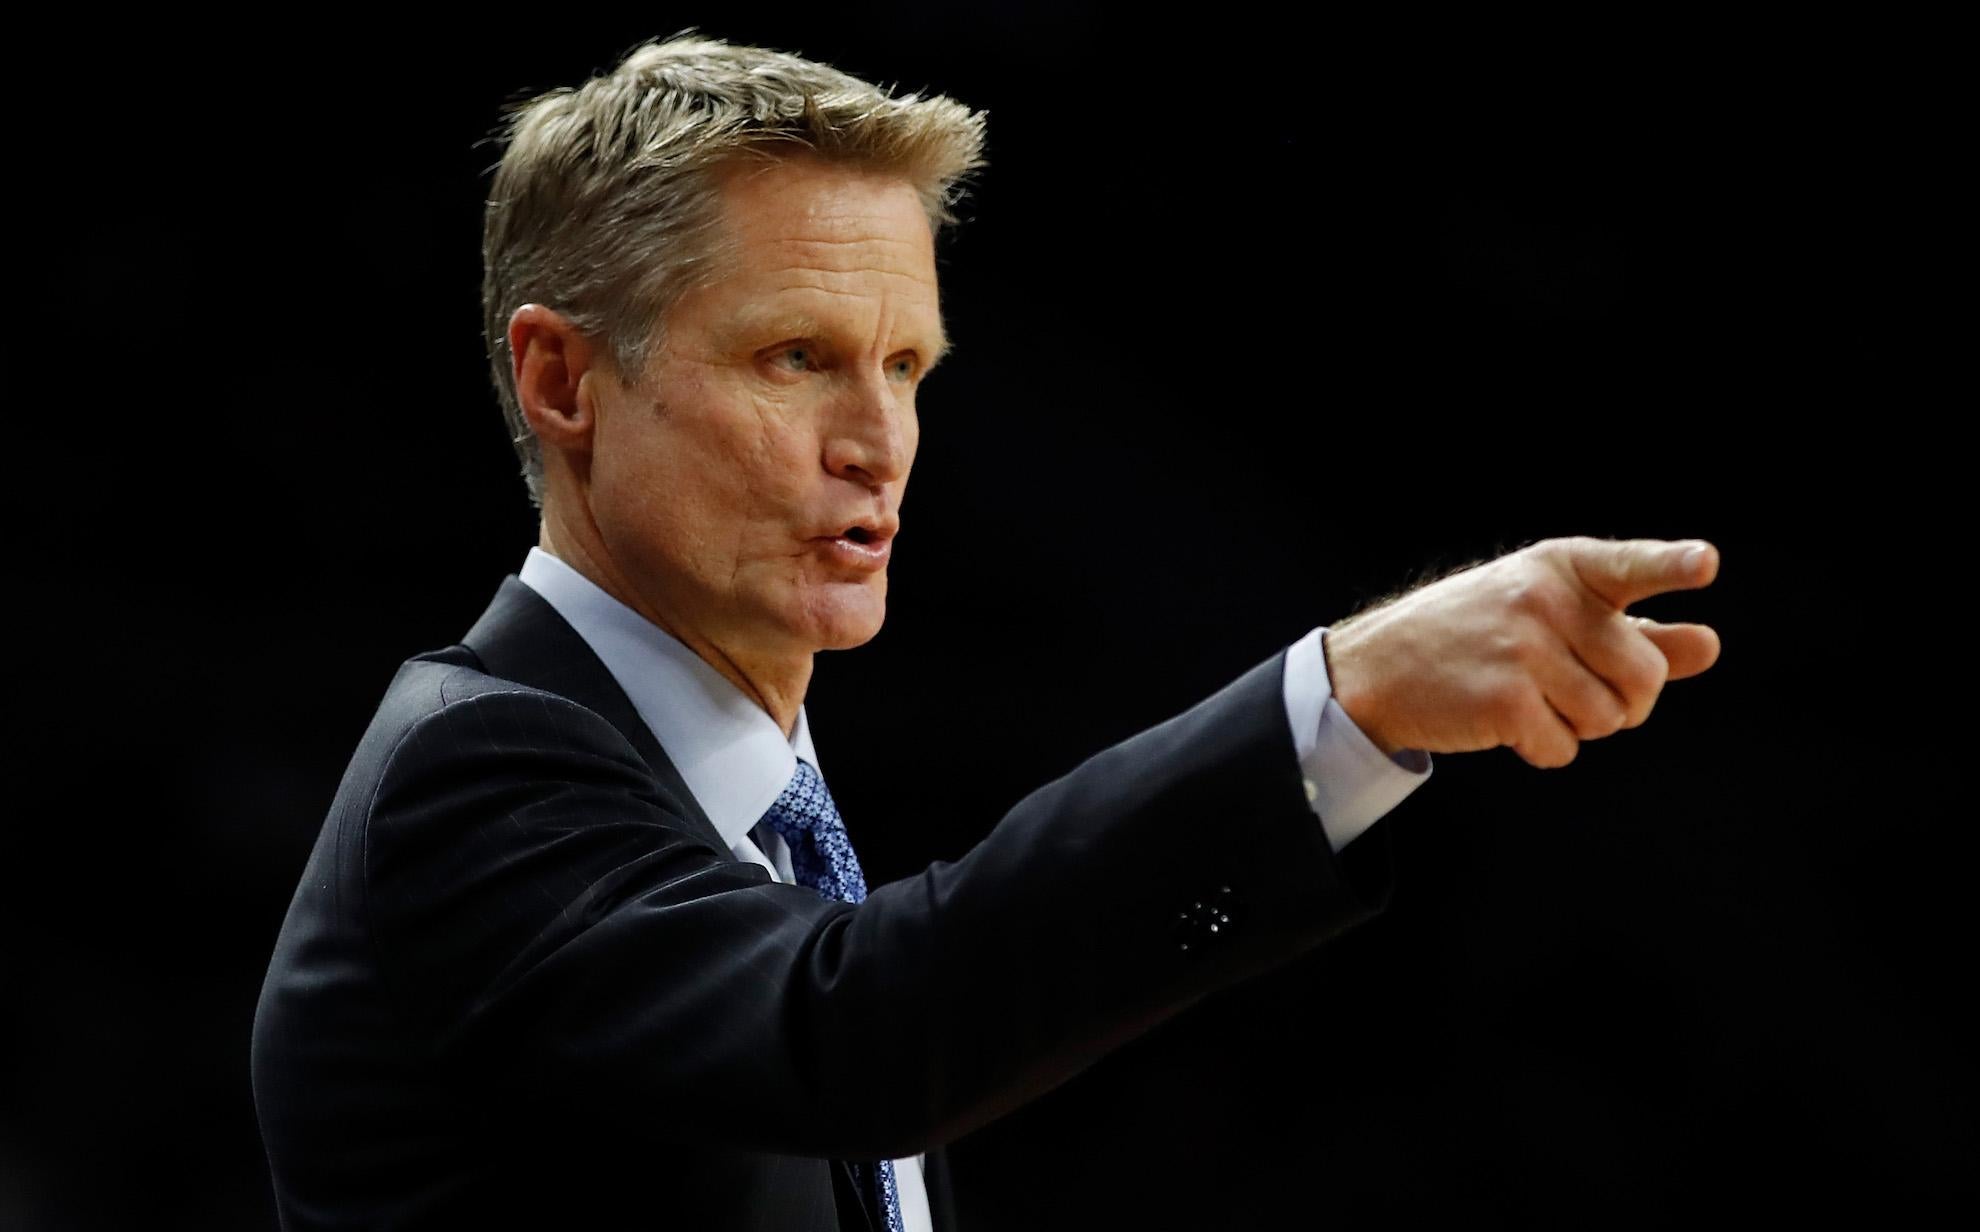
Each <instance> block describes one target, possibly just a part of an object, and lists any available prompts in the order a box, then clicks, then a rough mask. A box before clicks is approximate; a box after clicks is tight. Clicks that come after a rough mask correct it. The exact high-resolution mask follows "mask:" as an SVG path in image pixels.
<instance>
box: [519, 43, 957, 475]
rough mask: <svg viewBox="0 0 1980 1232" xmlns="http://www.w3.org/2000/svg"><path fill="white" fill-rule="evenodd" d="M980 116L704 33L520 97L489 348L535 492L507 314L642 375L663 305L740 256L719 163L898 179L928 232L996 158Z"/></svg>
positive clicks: (539, 470) (534, 456)
mask: <svg viewBox="0 0 1980 1232" xmlns="http://www.w3.org/2000/svg"><path fill="white" fill-rule="evenodd" d="M985 119H986V116H985V114H984V113H983V112H972V111H971V110H970V109H969V108H968V107H965V106H964V105H962V104H961V103H958V102H956V101H955V100H953V99H950V98H948V97H946V96H942V95H936V96H934V97H932V98H921V97H920V96H918V95H915V94H909V95H907V96H905V97H902V98H895V97H893V92H892V88H891V87H889V88H888V89H885V90H883V89H881V88H879V87H877V86H873V85H870V84H868V83H867V82H864V81H861V80H860V79H859V78H857V77H853V76H850V75H848V74H846V73H842V72H840V71H839V70H838V69H835V68H832V67H830V66H829V65H825V64H819V63H816V62H814V61H811V60H805V59H801V58H799V57H798V56H795V55H790V54H788V53H785V52H780V51H769V50H765V49H763V48H760V47H747V46H734V45H731V44H728V43H725V42H722V41H721V40H719V39H711V38H701V37H695V36H694V31H693V28H692V27H690V28H689V29H687V30H684V31H682V32H681V33H680V34H677V35H675V36H674V37H673V38H671V39H669V40H668V41H666V42H664V43H663V42H657V41H655V42H648V43H644V44H641V45H640V46H639V47H636V48H634V49H633V50H632V51H631V52H630V53H628V54H627V56H626V57H625V59H624V60H622V61H621V62H620V63H619V65H618V67H616V68H614V69H612V70H611V71H610V72H608V73H605V74H603V75H602V76H596V77H593V78H592V79H591V80H590V81H587V82H586V83H585V84H583V85H582V86H577V87H568V86H566V87H560V88H558V89H555V90H551V91H548V92H547V93H544V94H539V95H537V96H536V97H535V98H532V99H530V100H528V101H527V102H523V103H520V104H517V105H515V106H514V107H513V108H512V109H511V110H510V112H509V116H508V120H507V123H506V125H505V130H504V132H503V133H502V134H501V135H500V136H499V137H498V140H499V141H501V142H502V143H503V144H504V145H505V146H506V149H505V150H504V151H503V154H502V161H501V163H500V165H499V166H498V167H497V169H496V172H495V182H494V184H493V186H492V187H491V188H490V190H489V194H488V206H487V211H486V213H485V215H484V217H483V226H482V245H481V259H482V284H481V300H482V312H483V329H484V331H485V334H486V338H487V343H488V359H489V364H490V367H491V368H492V370H493V373H494V377H495V388H496V393H497V395H498V396H499V397H500V399H501V403H502V414H503V417H504V419H505V420H506V421H507V424H508V428H509V434H510V439H511V440H512V441H513V442H514V444H515V447H516V453H517V455H518V456H519V457H520V458H521V459H522V472H523V480H524V482H525V483H527V484H528V486H529V495H530V500H531V502H532V503H534V504H535V505H537V506H538V507H541V506H542V504H543V456H542V452H541V450H540V449H539V447H538V445H537V441H536V436H535V434H534V433H533V432H532V431H530V427H529V423H528V421H527V420H525V419H524V418H523V414H522V408H521V406H520V405H519V404H518V402H517V399H516V387H515V376H514V357H513V356H512V355H511V354H510V350H509V340H508V322H509V317H510V316H511V315H512V314H513V313H514V312H515V310H516V309H517V308H519V307H521V306H522V305H524V304H527V303H538V304H543V305H545V306H546V307H550V308H554V309H556V310H557V311H558V312H560V313H562V314H564V315H565V316H566V317H567V318H569V319H570V320H571V322H572V323H573V324H574V325H575V326H576V327H577V328H578V329H579V330H581V331H582V332H583V333H584V334H585V335H586V336H587V337H591V338H595V339H599V340H601V341H602V342H603V344H604V345H605V347H606V349H607V352H608V354H609V355H610V356H611V358H612V362H613V363H614V364H616V365H617V367H618V370H619V372H620V373H621V374H622V375H627V376H630V377H633V378H637V377H638V376H639V375H640V374H642V373H643V372H644V370H645V366H646V362H647V359H648V357H649V356H650V355H651V354H652V353H653V349H654V348H655V347H657V346H658V345H660V343H661V339H662V330H663V327H664V323H665V317H666V313H667V310H668V309H669V308H671V307H672V306H673V305H674V303H676V302H677V301H678V300H679V299H680V297H681V296H682V295H684V294H686V293H687V292H688V291H689V290H691V289H693V288H694V287H696V286H699V285H703V284H706V283H709V282H713V281H716V280H719V279H720V278H722V277H723V276H724V275H725V273H726V272H728V271H729V270H730V269H732V268H733V263H734V261H735V258H736V251H735V248H734V240H733V237H732V236H731V235H730V234H729V233H728V231H727V229H726V228H725V227H724V226H723V225H722V199H721V195H720V194H721V189H720V186H719V182H718V179H717V174H716V173H717V172H719V171H720V170H722V169H723V168H724V167H725V166H727V165H730V164H734V163H738V162H741V161H744V160H759V161H762V162H765V163H768V162H773V161H776V160H778V159H780V158H785V157H790V156H792V155H795V154H799V153H803V152H809V153H810V154H812V155H815V156H817V157H821V158H824V159H826V160H828V161H831V162H834V163H839V164H843V165H846V166H848V167H851V168H855V169H858V170H862V171H875V172H881V173H886V174H890V175H898V176H900V177H902V178H904V179H906V180H907V181H908V182H909V183H911V184H912V185H913V186H914V188H915V191H916V192H917V193H919V194H920V197H921V201H922V206H923V208H924V209H925V210H926V211H927V215H928V223H929V227H930V229H931V230H932V231H934V232H935V233H936V234H938V235H939V234H940V233H941V230H942V228H943V227H944V226H946V225H953V224H954V223H955V222H956V217H955V215H954V214H953V213H952V212H951V210H950V206H952V205H954V204H955V203H956V202H958V201H959V200H960V199H961V198H962V196H963V193H964V188H965V182H966V178H967V177H968V176H969V175H970V173H972V172H974V171H975V170H976V169H977V168H979V167H982V166H983V165H984V159H983V144H984V140H983V128H984V122H985Z"/></svg>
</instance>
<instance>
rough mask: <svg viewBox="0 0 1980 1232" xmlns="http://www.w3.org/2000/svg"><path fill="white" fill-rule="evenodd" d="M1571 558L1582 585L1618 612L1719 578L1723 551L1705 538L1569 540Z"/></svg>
mask: <svg viewBox="0 0 1980 1232" xmlns="http://www.w3.org/2000/svg"><path fill="white" fill-rule="evenodd" d="M1567 557H1568V565H1569V567H1570V568H1572V569H1573V570H1574V574H1575V576H1576V577H1578V578H1580V579H1581V584H1582V585H1584V586H1586V587H1588V589H1590V590H1592V591H1594V592H1595V593H1596V594H1597V595H1600V596H1601V597H1602V599H1603V601H1604V602H1606V603H1608V604H1609V605H1610V606H1612V607H1614V608H1615V609H1616V610H1617V611H1621V610H1622V609H1623V608H1626V607H1628V606H1629V605H1630V604H1632V603H1635V602H1637V601H1638V600H1641V599H1648V598H1649V597H1650V596H1651V595H1661V594H1663V593H1665V592H1666V591H1672V590H1696V589H1697V588H1699V587H1701V586H1709V585H1711V584H1712V579H1713V578H1716V577H1717V576H1719V549H1718V548H1716V547H1713V546H1712V545H1711V544H1710V543H1707V542H1706V541H1705V540H1703V539H1680V540H1669V539H1586V538H1583V539H1570V540H1568V541H1567Z"/></svg>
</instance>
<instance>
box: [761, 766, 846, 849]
mask: <svg viewBox="0 0 1980 1232" xmlns="http://www.w3.org/2000/svg"><path fill="white" fill-rule="evenodd" d="M838 816H839V810H838V808H837V807H836V806H835V805H833V803H832V793H831V792H829V791H827V790H825V778H824V776H823V775H821V774H819V773H818V770H817V768H816V767H815V766H813V765H812V764H811V763H810V762H808V761H805V760H804V759H803V758H799V759H798V764H797V770H796V771H795V772H794V773H793V774H792V775H791V781H790V782H789V783H787V784H785V785H784V790H783V791H782V793H780V794H779V795H778V796H777V802H776V803H775V804H772V805H771V806H770V811H769V813H768V814H766V815H765V819H766V820H767V821H769V823H770V824H771V825H772V826H773V827H775V828H776V830H777V832H778V833H779V834H783V833H784V831H785V830H786V829H795V830H815V829H817V828H818V826H819V825H820V824H822V823H823V822H825V820H826V819H827V818H831V819H833V820H834V821H836V820H837V819H838ZM784 837H785V839H786V840H788V839H789V838H790V835H788V834H785V835H784Z"/></svg>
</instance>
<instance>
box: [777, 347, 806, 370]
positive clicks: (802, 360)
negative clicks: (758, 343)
mask: <svg viewBox="0 0 1980 1232" xmlns="http://www.w3.org/2000/svg"><path fill="white" fill-rule="evenodd" d="M793 356H795V357H796V360H797V364H796V366H795V367H789V366H786V371H790V372H803V371H806V370H807V369H809V368H810V367H811V348H810V347H808V346H794V347H785V348H784V349H783V350H781V351H779V352H777V355H776V360H777V362H778V363H779V364H784V363H785V361H786V360H789V359H791V358H792V357H793Z"/></svg>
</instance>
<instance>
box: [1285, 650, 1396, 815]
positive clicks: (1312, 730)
mask: <svg viewBox="0 0 1980 1232" xmlns="http://www.w3.org/2000/svg"><path fill="white" fill-rule="evenodd" d="M1326 632H1327V628H1326V626H1324V625H1322V626H1321V627H1320V628H1317V629H1315V630H1313V631H1312V632H1311V633H1308V634H1307V635H1306V636H1305V637H1303V638H1300V639H1299V640H1298V641H1297V642H1294V643H1293V644H1292V647H1291V648H1290V649H1288V650H1287V651H1286V676H1285V696H1286V719H1287V721H1288V722H1289V723H1290V724H1291V725H1292V733H1293V746H1294V748H1295V750H1296V751H1297V753H1298V755H1299V770H1300V774H1301V776H1302V777H1304V778H1305V780H1306V800H1307V803H1309V804H1311V805H1312V806H1313V812H1314V814H1315V815H1316V816H1318V817H1319V818H1320V826H1321V828H1322V829H1323V830H1325V831H1326V834H1327V841H1328V842H1329V843H1330V844H1332V845H1333V848H1334V850H1335V851H1339V850H1340V849H1341V848H1343V847H1345V846H1347V845H1348V844H1349V843H1351V842H1353V841H1354V840H1355V839H1356V838H1357V837H1359V836H1360V834H1361V832H1362V831H1364V830H1366V829H1367V828H1368V827H1370V826H1372V825H1374V824H1375V823H1376V822H1377V821H1380V820H1381V819H1382V817H1383V816H1384V815H1385V814H1387V813H1388V811H1389V810H1390V809H1393V808H1394V807H1396V805H1398V804H1401V803H1402V801H1403V798H1404V797H1406V796H1408V795H1409V793H1411V792H1413V791H1415V790H1416V789H1417V788H1419V787H1421V786H1423V784H1424V783H1425V782H1427V781H1428V780H1429V778H1430V769H1431V765H1430V755H1429V754H1428V753H1424V752H1422V751H1420V750H1417V749H1404V750H1402V751H1401V752H1399V753H1397V754H1396V755H1395V757H1393V758H1391V757H1389V756H1387V755H1386V754H1384V753H1383V752H1382V750H1381V749H1379V748H1377V747H1376V745H1375V742H1374V741H1373V740H1370V739H1369V738H1368V736H1367V733H1365V732H1363V731H1362V730H1361V729H1360V728H1359V727H1357V726H1355V723H1354V720H1353V719H1351V718H1349V717H1348V712H1347V711H1345V710H1343V709H1341V704H1340V703H1339V702H1337V701H1335V700H1334V682H1333V681H1332V680H1331V679H1329V678H1328V676H1327V657H1326V654H1325V653H1324V652H1323V650H1322V648H1321V645H1320V639H1321V637H1323V636H1324V635H1325V634H1326Z"/></svg>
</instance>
